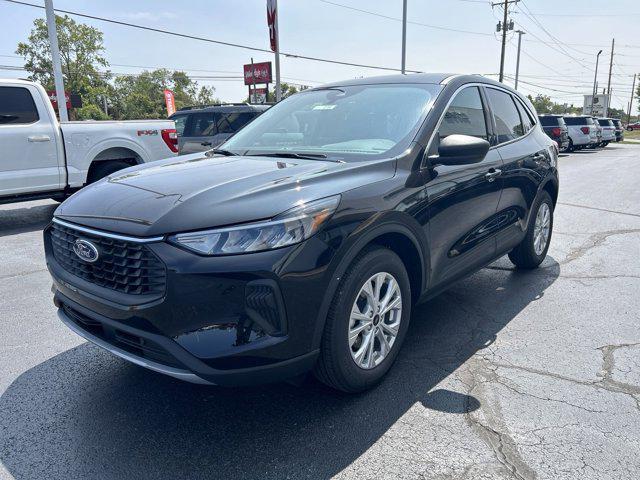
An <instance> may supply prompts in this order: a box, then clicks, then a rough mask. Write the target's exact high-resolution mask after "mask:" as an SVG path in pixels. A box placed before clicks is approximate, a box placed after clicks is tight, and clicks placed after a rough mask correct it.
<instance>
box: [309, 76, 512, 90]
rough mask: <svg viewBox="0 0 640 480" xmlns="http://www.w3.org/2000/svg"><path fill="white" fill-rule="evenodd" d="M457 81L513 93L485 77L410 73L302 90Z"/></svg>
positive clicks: (348, 81)
mask: <svg viewBox="0 0 640 480" xmlns="http://www.w3.org/2000/svg"><path fill="white" fill-rule="evenodd" d="M453 80H455V81H458V82H460V83H473V82H478V83H486V84H488V85H495V86H499V87H502V88H506V89H507V90H511V91H514V90H513V89H512V88H511V87H509V86H507V85H505V84H503V83H499V82H497V81H495V80H492V79H490V78H487V77H483V76H482V75H467V74H457V73H410V74H407V75H402V74H396V75H380V76H374V77H365V78H353V79H350V80H343V81H340V82H332V83H327V84H324V85H320V86H318V87H314V88H310V89H307V90H304V91H305V92H308V91H310V90H322V89H325V88H332V87H348V86H353V85H383V84H397V83H407V84H410V83H413V84H415V83H424V84H432V85H445V84H447V83H449V82H451V81H453Z"/></svg>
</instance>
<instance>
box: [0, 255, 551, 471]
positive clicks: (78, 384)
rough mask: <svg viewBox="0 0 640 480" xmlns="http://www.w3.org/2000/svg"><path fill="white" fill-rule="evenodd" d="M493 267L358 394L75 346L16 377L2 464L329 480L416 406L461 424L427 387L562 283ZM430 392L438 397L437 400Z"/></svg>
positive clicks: (440, 300) (0, 402)
mask: <svg viewBox="0 0 640 480" xmlns="http://www.w3.org/2000/svg"><path fill="white" fill-rule="evenodd" d="M543 266H544V268H540V269H538V270H536V271H533V272H524V273H523V272H519V271H514V270H512V269H511V268H510V264H509V263H508V262H506V261H504V260H500V261H499V262H498V263H497V264H494V265H493V266H492V267H490V268H487V269H484V270H482V271H480V272H478V273H476V274H475V275H473V276H472V277H470V278H468V279H466V280H464V281H462V282H460V283H458V284H457V285H455V286H454V287H452V288H451V289H450V290H449V291H448V292H446V293H444V294H442V295H440V296H438V297H436V298H435V299H433V300H431V301H429V302H427V303H426V304H423V305H421V306H419V307H417V308H416V309H415V311H414V315H413V318H412V323H411V326H410V329H409V332H408V335H407V337H406V341H405V344H404V346H403V350H402V352H401V354H400V356H399V358H398V361H397V363H396V364H395V366H394V368H392V370H391V371H390V372H389V375H388V376H387V378H386V380H385V381H384V382H383V383H382V384H380V385H379V386H378V387H377V388H375V389H374V390H372V391H370V392H367V393H364V394H360V395H353V396H351V395H344V394H340V393H337V392H334V391H332V390H330V389H328V388H326V387H324V386H323V385H321V384H319V383H318V382H316V381H314V380H312V379H308V380H307V381H306V382H305V383H304V384H303V385H302V386H300V387H294V386H291V385H288V384H278V385H270V386H264V387H255V388H242V389H240V388H237V389H223V388H217V387H203V386H196V385H191V384H186V383H181V382H179V381H177V380H173V379H170V378H168V377H164V376H161V375H159V374H155V373H153V372H149V371H146V370H144V369H141V368H138V367H135V366H133V365H129V364H127V363H125V362H124V361H121V360H119V359H116V358H114V357H112V356H111V355H109V354H107V353H105V352H102V351H101V350H99V349H98V348H97V347H94V346H91V345H89V344H83V345H81V346H79V347H76V348H73V349H71V350H68V351H66V352H64V353H61V354H59V355H57V356H55V357H53V358H50V359H48V360H47V361H45V362H42V363H40V364H39V365H36V366H35V367H33V368H31V369H30V370H28V371H26V372H25V373H23V374H22V375H20V376H19V377H18V378H17V379H16V380H15V381H14V382H13V383H12V384H11V385H10V386H9V387H8V388H7V390H6V391H5V393H4V394H3V395H2V397H0V460H1V461H2V463H3V464H4V466H5V468H6V469H7V470H8V472H9V473H10V474H11V475H13V477H15V478H16V479H18V480H21V479H27V478H29V479H30V478H47V479H70V478H104V479H116V478H131V479H136V480H139V479H142V478H205V477H207V478H209V477H212V478H230V477H232V478H251V479H253V478H256V479H271V478H296V479H299V478H327V477H330V476H332V475H334V474H337V473H338V472H340V471H341V470H343V469H344V468H346V467H347V466H349V465H350V464H351V463H352V462H354V461H355V460H356V459H358V457H360V456H361V455H362V454H363V453H364V452H365V451H366V450H367V449H369V448H370V447H371V446H372V445H373V443H374V442H376V441H377V440H379V439H380V437H381V436H382V435H384V434H385V432H386V431H387V430H388V429H389V428H390V427H392V426H393V425H394V424H395V423H396V422H397V421H398V420H399V419H400V418H401V417H402V416H403V415H404V414H405V413H406V412H407V410H408V409H410V408H411V407H412V406H413V405H415V404H416V403H420V404H421V405H422V406H424V407H425V408H427V409H432V410H437V411H439V412H444V413H445V414H454V415H455V414H464V413H467V412H469V411H473V410H475V409H477V408H478V407H479V406H480V403H479V401H478V399H476V398H474V397H471V396H468V395H466V394H465V393H462V392H455V391H450V390H446V389H443V388H441V387H438V388H436V386H437V385H438V384H439V383H440V382H441V381H442V380H444V379H445V378H447V377H448V376H450V375H451V374H452V373H453V372H455V371H456V369H458V368H459V367H460V366H461V365H462V364H463V363H464V362H465V361H467V360H468V359H469V358H470V357H471V356H473V355H474V354H475V353H476V352H478V351H479V350H481V349H483V348H486V347H487V346H489V345H491V344H492V343H493V342H494V340H495V339H496V335H497V334H498V333H499V332H500V330H502V328H503V327H505V326H506V325H507V324H508V323H509V322H510V321H511V320H512V319H513V318H514V317H516V316H517V315H518V314H519V313H520V312H521V311H522V310H523V309H524V308H525V307H527V305H529V304H530V303H531V302H534V301H537V300H539V299H540V298H541V297H542V296H543V295H544V291H545V290H546V289H547V288H548V287H549V285H551V284H552V283H553V282H554V281H555V280H556V278H557V277H558V275H559V272H560V268H559V265H558V263H557V262H556V261H555V260H553V259H552V258H547V260H546V261H545V263H544V264H543ZM434 388H436V389H434Z"/></svg>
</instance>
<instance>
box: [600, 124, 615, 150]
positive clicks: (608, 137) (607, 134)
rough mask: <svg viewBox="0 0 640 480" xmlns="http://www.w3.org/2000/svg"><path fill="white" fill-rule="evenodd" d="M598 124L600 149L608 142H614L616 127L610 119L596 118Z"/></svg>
mask: <svg viewBox="0 0 640 480" xmlns="http://www.w3.org/2000/svg"><path fill="white" fill-rule="evenodd" d="M598 123H599V124H600V126H601V127H602V140H601V141H600V146H601V147H606V146H607V145H609V143H610V142H615V141H616V126H615V125H614V124H613V120H611V119H610V118H598Z"/></svg>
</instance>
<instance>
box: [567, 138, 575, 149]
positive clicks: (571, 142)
mask: <svg viewBox="0 0 640 480" xmlns="http://www.w3.org/2000/svg"><path fill="white" fill-rule="evenodd" d="M574 150H575V147H574V146H573V141H572V140H571V139H569V146H568V147H567V152H573V151H574Z"/></svg>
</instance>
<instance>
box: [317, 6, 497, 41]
mask: <svg viewBox="0 0 640 480" xmlns="http://www.w3.org/2000/svg"><path fill="white" fill-rule="evenodd" d="M318 1H320V2H322V3H326V4H327V5H333V6H334V7H340V8H344V9H347V10H352V11H354V12H359V13H364V14H366V15H372V16H374V17H380V18H385V19H387V20H393V21H397V22H402V19H401V18H398V17H392V16H389V15H384V14H382V13H377V12H372V11H370V10H364V9H362V8H356V7H352V6H350V5H344V4H342V3H337V2H331V1H329V0H318ZM473 3H476V2H473ZM483 3H485V2H483ZM407 23H410V24H411V25H418V26H420V27H426V28H433V29H436V30H444V31H447V32H456V33H468V34H471V35H482V36H484V37H493V34H492V33H486V32H475V31H473V30H462V29H459V28H452V27H443V26H440V25H432V24H428V23H421V22H415V21H411V20H408V21H407Z"/></svg>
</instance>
